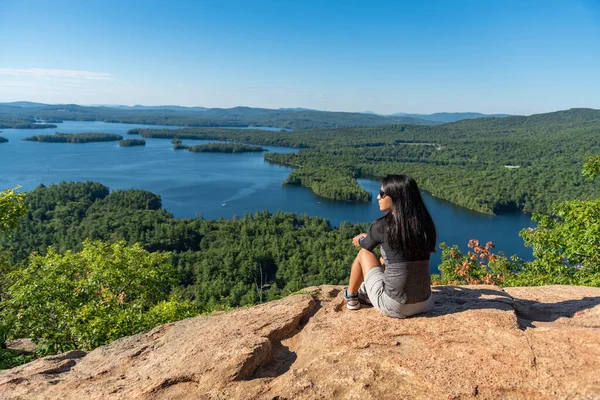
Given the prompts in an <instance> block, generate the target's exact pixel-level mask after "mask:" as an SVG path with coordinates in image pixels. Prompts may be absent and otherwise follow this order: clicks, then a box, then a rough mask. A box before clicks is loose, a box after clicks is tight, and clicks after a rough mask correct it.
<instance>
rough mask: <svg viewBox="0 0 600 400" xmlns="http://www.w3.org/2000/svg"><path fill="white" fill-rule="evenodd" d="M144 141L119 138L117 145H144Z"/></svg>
mask: <svg viewBox="0 0 600 400" xmlns="http://www.w3.org/2000/svg"><path fill="white" fill-rule="evenodd" d="M145 145H146V141H145V140H143V139H123V140H119V146H121V147H132V146H145Z"/></svg>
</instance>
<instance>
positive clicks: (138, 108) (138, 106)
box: [109, 104, 208, 112]
mask: <svg viewBox="0 0 600 400" xmlns="http://www.w3.org/2000/svg"><path fill="white" fill-rule="evenodd" d="M109 107H110V106H109ZM112 107H113V108H123V109H128V110H171V111H183V112H186V111H206V110H208V108H206V107H184V106H168V105H165V106H142V105H139V104H136V105H135V106H112Z"/></svg>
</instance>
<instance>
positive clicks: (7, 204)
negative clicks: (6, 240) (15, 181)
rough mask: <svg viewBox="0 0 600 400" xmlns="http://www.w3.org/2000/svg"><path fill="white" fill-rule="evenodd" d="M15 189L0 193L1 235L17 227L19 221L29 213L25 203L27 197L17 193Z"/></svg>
mask: <svg viewBox="0 0 600 400" xmlns="http://www.w3.org/2000/svg"><path fill="white" fill-rule="evenodd" d="M18 188H19V187H16V188H15V189H7V190H4V191H3V192H0V234H1V233H3V232H5V231H7V230H9V229H13V228H15V227H16V226H17V224H18V222H19V219H20V218H21V217H23V216H24V215H25V214H26V213H27V208H28V207H27V206H26V205H25V204H24V203H23V199H24V198H25V195H24V194H23V193H17V192H16V190H17V189H18Z"/></svg>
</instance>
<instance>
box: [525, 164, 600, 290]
mask: <svg viewBox="0 0 600 400" xmlns="http://www.w3.org/2000/svg"><path fill="white" fill-rule="evenodd" d="M582 173H583V175H584V176H587V177H588V178H590V179H594V178H595V177H597V176H598V175H600V156H595V157H591V158H589V159H588V161H587V162H586V163H585V165H584V167H583V171H582ZM532 219H533V220H534V221H536V222H537V223H538V225H537V227H536V228H530V229H524V230H523V231H521V236H522V237H523V239H525V245H526V246H528V247H531V248H533V255H534V256H535V258H536V259H535V260H534V261H533V262H531V263H528V264H527V265H526V267H525V269H524V271H523V272H522V273H521V274H519V275H517V276H515V278H514V279H513V284H530V285H531V284H547V283H564V284H579V285H590V286H600V252H599V251H598V249H600V199H593V200H572V201H565V202H562V203H559V204H558V205H556V206H555V207H554V210H553V215H541V214H534V215H533V218H532Z"/></svg>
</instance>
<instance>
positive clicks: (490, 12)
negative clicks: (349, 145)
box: [0, 0, 600, 115]
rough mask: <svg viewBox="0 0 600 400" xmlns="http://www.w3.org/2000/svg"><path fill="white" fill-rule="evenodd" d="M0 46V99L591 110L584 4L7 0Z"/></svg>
mask: <svg viewBox="0 0 600 400" xmlns="http://www.w3.org/2000/svg"><path fill="white" fill-rule="evenodd" d="M0 43H2V50H1V51H0V102H11V101H35V102H42V103H51V104H57V103H75V104H84V105H85V104H122V105H135V104H143V105H167V104H169V105H181V106H202V107H210V108H213V107H221V108H231V107H235V106H249V107H264V108H294V107H302V108H309V109H317V110H327V111H354V112H363V111H366V110H369V111H373V112H376V113H379V114H392V113H398V112H404V113H421V114H429V113H434V112H467V111H469V112H481V113H487V114H493V113H506V114H520V115H529V114H535V113H544V112H551V111H556V110H562V109H568V108H574V107H587V108H600V96H598V93H600V79H598V77H597V75H598V71H600V52H599V51H598V49H600V2H598V1H595V0H573V1H560V0H543V1H542V0H530V1H527V2H523V1H518V0H505V1H502V2H499V1H498V2H482V1H476V0H459V1H452V2H450V1H444V0H423V1H403V2H399V1H379V2H377V6H373V5H368V4H366V3H365V2H361V1H354V0H347V1H326V2H323V1H313V0H307V1H302V2H300V1H298V2H293V1H262V0H261V1H243V0H232V1H228V0H223V1H173V2H169V3H165V2H162V1H157V0H146V1H142V0H131V1H126V2H123V1H115V0H106V1H102V2H81V1H78V0H65V1H60V2H51V1H45V0H30V1H25V2H24V1H19V0H3V1H1V2H0Z"/></svg>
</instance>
